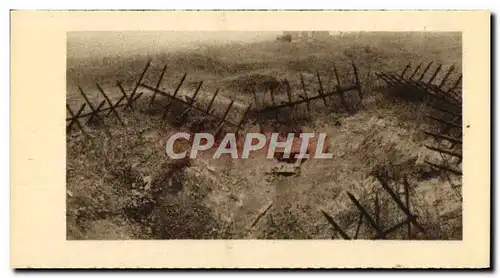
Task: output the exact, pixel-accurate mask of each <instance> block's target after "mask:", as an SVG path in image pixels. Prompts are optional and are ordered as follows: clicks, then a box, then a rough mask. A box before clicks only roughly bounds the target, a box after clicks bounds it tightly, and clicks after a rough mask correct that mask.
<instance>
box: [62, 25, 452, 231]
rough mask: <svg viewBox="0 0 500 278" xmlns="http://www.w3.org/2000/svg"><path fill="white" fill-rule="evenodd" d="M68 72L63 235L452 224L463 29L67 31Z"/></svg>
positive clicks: (380, 228) (396, 228)
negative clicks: (170, 148)
mask: <svg viewBox="0 0 500 278" xmlns="http://www.w3.org/2000/svg"><path fill="white" fill-rule="evenodd" d="M66 82H67V83H66V84H67V86H66V90H67V104H66V105H67V112H68V113H67V118H66V121H67V134H68V135H67V139H66V141H67V142H66V144H67V167H66V179H67V180H66V181H67V185H66V186H67V196H66V204H67V207H66V217H67V218H66V219H67V238H68V239H71V240H83V239H100V240H117V239H334V240H342V239H370V240H378V239H393V240H461V239H462V189H461V188H462V179H461V177H462V169H461V165H462V34H461V33H460V32H341V31H312V30H308V31H283V32H269V31H268V32H251V31H243V32H238V31H206V32H175V31H149V32H127V31H123V32H114V31H113V32H105V31H104V32H102V31H95V32H85V31H82V32H68V33H67V72H66ZM179 132H183V133H187V134H189V135H190V136H189V138H187V137H186V138H179V139H178V140H174V139H172V141H171V142H172V144H173V151H174V153H181V152H183V151H187V153H189V154H191V155H189V157H188V156H185V157H183V158H174V157H172V156H169V155H168V153H167V150H166V146H167V142H169V140H170V138H172V136H174V135H175V134H178V133H179ZM204 133H206V134H209V136H208V137H203V136H201V135H199V136H198V137H196V136H197V135H196V134H204ZM228 134H231V135H233V137H234V140H230V139H227V138H229V137H227V136H226V135H228ZM252 134H258V135H262V136H264V138H266V139H264V140H262V143H264V146H263V147H262V148H260V149H258V150H257V147H258V146H259V143H260V142H259V140H260V139H259V138H258V136H253V137H250V136H252ZM272 134H276V135H277V137H276V140H275V141H276V142H279V143H282V144H283V145H282V146H276V148H275V150H274V153H273V155H271V156H269V157H268V156H266V155H259V154H261V153H262V151H264V152H265V153H267V152H268V151H269V149H270V146H271V145H272V143H273V142H274V141H273V138H272ZM304 134H312V135H313V136H311V137H310V140H308V141H307V142H305V141H306V140H304V139H303V138H304V137H301V136H303V135H304ZM320 135H323V136H324V137H323V138H322V137H321V136H320ZM266 136H267V137H266ZM288 136H290V137H288ZM197 138H198V139H199V138H201V139H204V141H203V142H201V141H200V140H198V139H197ZM320 138H322V139H323V140H322V141H320ZM225 139H226V141H223V140H225ZM288 139H290V140H288ZM252 140H253V141H252ZM223 142H224V144H222V143H223ZM246 142H248V143H249V145H248V148H247V153H249V154H250V155H249V157H247V158H244V157H242V156H241V155H238V154H241V153H242V152H244V151H245V150H244V148H245V147H246V146H245V144H246ZM302 142H304V146H305V147H306V152H305V153H306V154H310V155H311V156H312V154H318V153H316V150H317V149H319V150H320V151H322V154H325V157H324V158H321V157H319V156H318V155H316V156H314V157H309V158H299V157H298V156H299V153H300V151H301V150H300V147H301V143H302ZM287 143H289V145H290V146H291V147H290V148H289V149H287V148H286V144H287ZM320 143H321V146H319V145H318V144H320ZM231 144H233V145H235V148H234V149H235V152H234V153H231V151H219V153H220V154H221V155H219V156H214V155H213V154H215V153H216V152H217V151H218V150H219V148H220V149H221V150H222V149H224V148H225V149H224V150H229V148H230V147H231ZM256 146H257V147H256ZM318 146H319V147H318ZM196 148H198V149H199V150H196ZM200 148H201V149H200ZM194 152H196V155H192V154H193V153H194ZM233 154H236V155H233Z"/></svg>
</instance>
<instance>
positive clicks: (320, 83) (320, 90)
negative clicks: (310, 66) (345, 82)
mask: <svg viewBox="0 0 500 278" xmlns="http://www.w3.org/2000/svg"><path fill="white" fill-rule="evenodd" d="M316 77H317V78H318V84H319V91H318V93H319V94H320V95H321V98H322V99H323V104H325V107H328V103H327V102H326V98H325V96H324V95H325V93H324V91H323V83H322V82H321V77H320V76H319V72H318V71H316Z"/></svg>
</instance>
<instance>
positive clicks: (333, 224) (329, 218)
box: [320, 209, 351, 239]
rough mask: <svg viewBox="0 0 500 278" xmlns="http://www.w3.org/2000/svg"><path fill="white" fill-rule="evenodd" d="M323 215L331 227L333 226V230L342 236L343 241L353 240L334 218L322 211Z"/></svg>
mask: <svg viewBox="0 0 500 278" xmlns="http://www.w3.org/2000/svg"><path fill="white" fill-rule="evenodd" d="M320 211H321V213H322V214H323V216H324V217H325V218H326V220H327V221H328V223H330V225H332V226H333V228H334V229H335V230H336V231H337V232H338V233H339V234H340V236H341V237H342V238H343V239H351V238H350V237H349V236H348V235H347V233H346V232H344V231H343V230H342V229H341V228H340V226H339V225H338V224H337V222H335V220H333V217H331V216H330V215H329V214H328V213H326V212H325V211H324V210H322V209H320Z"/></svg>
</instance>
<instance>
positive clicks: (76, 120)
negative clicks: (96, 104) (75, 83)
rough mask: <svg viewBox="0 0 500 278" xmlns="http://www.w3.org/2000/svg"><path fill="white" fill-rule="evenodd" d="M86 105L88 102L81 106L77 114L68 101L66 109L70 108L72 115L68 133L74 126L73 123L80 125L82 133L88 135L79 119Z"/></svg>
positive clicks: (67, 129)
mask: <svg viewBox="0 0 500 278" xmlns="http://www.w3.org/2000/svg"><path fill="white" fill-rule="evenodd" d="M86 105H87V104H86V103H84V104H82V106H80V109H78V112H76V114H75V113H73V111H72V110H71V107H69V105H68V104H67V103H66V109H67V110H68V112H69V114H70V115H71V119H70V123H69V124H68V126H67V127H66V133H69V132H71V127H72V126H73V124H76V125H77V126H78V128H80V130H81V131H82V133H83V134H85V136H87V135H88V134H87V133H86V132H85V129H84V128H83V126H82V124H81V123H80V121H79V118H80V117H81V116H80V114H81V113H82V112H83V109H85V106H86Z"/></svg>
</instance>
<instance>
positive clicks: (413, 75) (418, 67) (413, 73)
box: [408, 63, 422, 80]
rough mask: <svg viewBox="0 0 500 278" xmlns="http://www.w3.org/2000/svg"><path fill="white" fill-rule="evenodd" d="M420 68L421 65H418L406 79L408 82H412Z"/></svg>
mask: <svg viewBox="0 0 500 278" xmlns="http://www.w3.org/2000/svg"><path fill="white" fill-rule="evenodd" d="M420 67H422V63H420V64H418V66H417V67H416V68H415V70H414V71H413V72H412V74H411V75H410V77H408V80H413V77H415V75H416V74H417V72H418V70H419V69H420Z"/></svg>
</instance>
